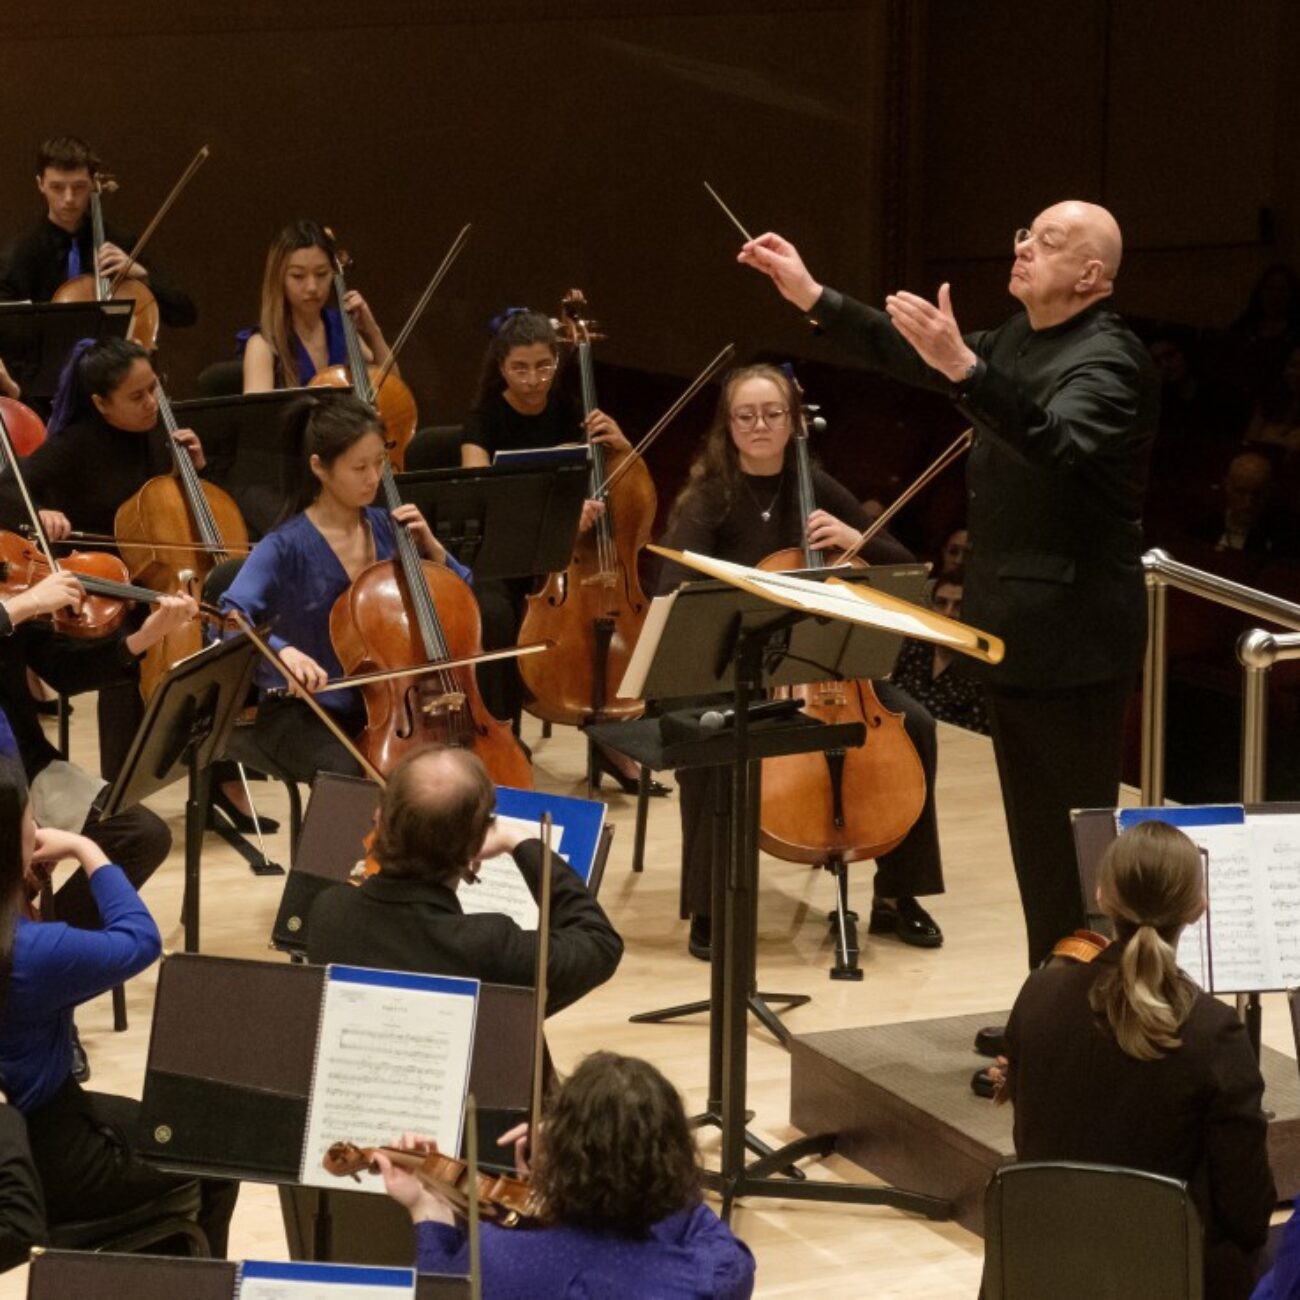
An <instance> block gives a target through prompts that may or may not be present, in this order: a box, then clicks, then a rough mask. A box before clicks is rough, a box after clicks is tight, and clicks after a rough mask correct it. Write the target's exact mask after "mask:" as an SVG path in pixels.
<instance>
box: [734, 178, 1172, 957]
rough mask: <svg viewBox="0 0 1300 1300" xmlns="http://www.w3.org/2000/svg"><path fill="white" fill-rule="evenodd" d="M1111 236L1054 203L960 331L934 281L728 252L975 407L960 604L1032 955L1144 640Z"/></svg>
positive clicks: (1069, 888) (1058, 899)
mask: <svg viewBox="0 0 1300 1300" xmlns="http://www.w3.org/2000/svg"><path fill="white" fill-rule="evenodd" d="M1121 252H1122V240H1121V236H1120V230H1119V226H1118V224H1117V223H1116V221H1115V218H1114V217H1113V216H1111V214H1110V213H1109V212H1107V211H1106V210H1105V209H1104V208H1101V207H1098V206H1097V205H1095V204H1092V203H1083V202H1078V201H1068V202H1064V203H1058V204H1054V205H1053V206H1052V207H1049V208H1047V209H1046V210H1045V211H1043V212H1041V213H1039V215H1038V216H1037V217H1035V218H1034V221H1033V224H1032V225H1031V226H1030V227H1029V228H1028V229H1023V230H1019V231H1017V232H1016V234H1015V237H1014V254H1015V256H1014V261H1013V264H1012V268H1011V278H1010V283H1009V292H1010V293H1011V295H1012V297H1014V298H1016V299H1018V300H1019V302H1020V304H1021V305H1022V306H1023V308H1024V311H1023V312H1021V313H1019V314H1017V315H1016V316H1014V317H1013V318H1012V319H1011V320H1009V321H1007V322H1006V323H1005V324H1003V325H1001V326H1000V327H998V328H997V329H993V330H987V331H978V332H975V333H972V334H966V335H963V334H962V332H961V330H960V329H959V327H958V325H957V320H956V317H955V315H954V311H953V306H952V298H951V294H950V291H949V288H948V286H947V285H946V284H945V285H942V286H941V287H940V289H939V294H938V300H937V303H931V302H928V301H927V300H926V299H924V298H922V297H920V296H919V295H917V294H913V293H907V292H899V293H895V294H891V295H890V296H889V297H888V298H887V299H886V302H885V307H886V310H885V311H879V310H877V309H876V308H874V307H869V306H866V305H864V304H862V303H859V302H855V301H854V300H853V299H851V298H849V297H847V296H845V295H844V294H841V293H839V292H837V291H836V290H835V289H831V288H827V287H825V286H823V285H822V284H821V283H819V282H818V281H817V280H815V279H814V278H813V276H812V275H811V273H810V272H809V271H808V268H807V267H806V266H805V265H804V262H803V259H802V258H801V257H800V256H799V253H798V250H797V249H796V248H795V247H794V246H793V245H792V244H791V243H789V242H788V241H787V240H785V239H783V238H782V237H781V236H780V235H775V234H770V233H769V234H764V235H762V236H760V237H759V238H758V239H756V240H752V241H750V242H748V243H746V244H745V245H744V247H743V248H742V249H741V252H740V254H739V260H740V261H741V262H742V263H743V264H745V265H748V266H751V267H753V268H755V269H757V270H759V271H761V272H763V273H765V274H766V275H768V276H769V277H770V278H771V279H772V280H773V282H774V283H775V285H776V287H777V289H778V291H779V292H780V293H781V294H782V296H783V297H785V298H786V299H787V300H788V301H790V302H792V303H793V304H794V305H795V306H796V307H798V308H799V309H800V310H802V311H803V312H805V313H806V314H807V316H808V317H809V319H810V320H811V321H812V322H813V324H814V325H815V326H816V327H817V328H819V329H820V330H822V331H823V332H825V333H826V334H827V335H828V336H829V337H830V338H832V339H833V340H835V341H836V342H837V343H839V344H841V345H842V346H843V347H845V348H846V349H847V350H849V351H850V352H852V353H854V354H855V355H856V356H858V357H859V358H861V359H862V360H864V361H865V362H866V363H867V364H868V365H870V366H872V367H873V368H875V369H877V370H880V371H882V372H884V373H885V374H888V375H890V376H892V377H893V378H895V379H899V380H901V381H903V382H904V383H909V384H914V385H918V386H921V387H925V388H930V389H934V390H936V391H938V392H941V393H945V394H947V395H948V396H950V397H951V398H952V400H953V401H954V402H955V403H956V404H957V407H958V409H959V410H960V411H961V412H962V413H963V415H964V416H965V417H966V419H967V420H968V421H969V422H970V423H971V424H972V425H973V426H974V429H975V443H974V447H973V449H972V451H971V454H970V463H969V465H968V469H967V489H968V500H967V521H968V526H969V530H970V531H969V550H968V552H967V555H966V565H965V569H966V574H965V576H966V585H965V590H964V606H965V614H966V617H967V619H968V620H969V621H970V622H971V623H972V624H974V625H975V626H976V627H979V628H982V629H984V630H985V631H988V632H991V633H993V634H994V635H996V636H999V637H1001V638H1002V639H1003V641H1004V642H1005V643H1006V657H1005V659H1004V660H1003V661H1002V662H1001V663H1000V664H998V665H996V666H993V667H987V668H981V669H980V670H979V671H980V672H981V675H982V678H983V681H984V687H985V702H986V705H987V708H988V716H989V725H990V728H991V730H992V735H993V749H994V754H995V757H996V760H997V766H998V775H999V778H1000V780H1001V783H1002V791H1003V799H1004V803H1005V809H1006V816H1007V826H1008V830H1009V832H1010V839H1011V852H1012V858H1013V860H1014V863H1015V870H1016V879H1017V883H1018V885H1019V888H1020V897H1021V902H1022V904H1023V907H1024V913H1025V923H1026V929H1027V932H1028V957H1029V965H1030V967H1031V968H1033V967H1036V966H1038V965H1039V964H1040V963H1041V962H1042V961H1044V960H1045V959H1046V958H1047V956H1048V955H1049V954H1050V953H1051V950H1052V947H1053V945H1054V944H1055V943H1056V941H1057V940H1058V939H1059V938H1060V937H1061V936H1062V935H1066V934H1069V933H1070V932H1071V931H1073V930H1075V929H1077V928H1078V927H1080V926H1081V925H1083V923H1084V920H1085V918H1084V910H1083V900H1082V898H1081V897H1080V891H1079V880H1078V872H1077V867H1076V863H1075V855H1074V844H1073V841H1072V838H1071V834H1070V820H1069V813H1070V809H1071V808H1100V807H1110V806H1112V805H1113V804H1114V803H1115V798H1116V793H1117V790H1118V786H1119V779H1120V765H1121V740H1122V735H1123V725H1124V714H1125V708H1126V706H1127V704H1128V700H1129V696H1130V694H1131V692H1132V688H1133V684H1134V681H1135V679H1136V674H1137V670H1138V667H1139V665H1140V664H1141V662H1142V655H1143V651H1144V649H1145V646H1146V591H1145V585H1144V582H1143V577H1142V567H1141V555H1142V524H1141V517H1142V501H1143V498H1144V496H1145V493H1146V483H1147V465H1148V460H1149V458H1150V451H1151V444H1152V441H1153V438H1154V435H1155V428H1156V414H1157V405H1158V400H1159V385H1158V382H1157V380H1156V376H1155V373H1154V370H1153V369H1152V366H1151V363H1150V360H1149V358H1148V356H1147V352H1146V349H1145V348H1144V347H1143V345H1142V343H1141V342H1140V340H1139V339H1138V338H1137V337H1136V336H1135V335H1134V334H1133V333H1132V332H1131V331H1130V330H1129V329H1128V327H1127V326H1125V325H1124V323H1123V322H1122V321H1121V320H1120V318H1119V317H1118V316H1117V315H1116V314H1114V313H1113V312H1111V311H1108V310H1106V307H1105V300H1106V299H1107V298H1109V297H1110V296H1111V294H1112V293H1113V291H1114V287H1115V279H1116V276H1117V275H1118V272H1119V265H1120V256H1121Z"/></svg>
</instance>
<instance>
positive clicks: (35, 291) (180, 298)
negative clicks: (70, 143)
mask: <svg viewBox="0 0 1300 1300" xmlns="http://www.w3.org/2000/svg"><path fill="white" fill-rule="evenodd" d="M104 235H105V237H106V238H107V239H108V241H109V242H110V243H113V244H116V245H117V246H118V247H119V248H121V249H123V250H125V251H126V252H127V253H129V252H130V251H131V249H132V247H133V246H134V244H135V240H134V238H132V237H131V236H130V235H127V234H124V233H122V232H120V231H115V230H114V229H112V228H111V227H107V226H106V227H105V230H104ZM74 239H75V240H76V242H77V248H78V250H79V251H80V254H81V270H82V273H83V274H88V273H89V272H90V271H91V270H93V269H94V264H95V263H94V258H93V256H92V255H91V251H90V242H91V241H90V218H89V216H87V217H86V219H85V220H84V221H83V222H82V223H81V225H80V226H79V227H78V228H77V232H76V234H75V235H71V234H69V233H68V232H67V231H66V230H64V229H63V228H62V227H61V226H56V225H55V224H54V223H53V222H52V221H51V220H50V219H49V218H48V217H42V218H41V219H40V220H39V221H38V222H37V223H36V224H35V225H34V226H32V227H31V228H30V229H28V230H26V231H25V232H24V233H23V234H21V235H19V236H18V237H17V238H16V239H13V240H11V241H10V242H9V244H8V245H7V246H6V247H5V250H4V252H3V253H0V301H6V302H14V301H19V302H22V301H31V302H49V301H50V299H51V298H53V297H54V293H55V290H57V289H58V287H59V285H61V284H62V283H63V282H64V281H65V280H66V279H67V278H68V251H69V249H70V248H71V246H72V242H73V240H74ZM144 264H145V266H147V267H148V268H149V278H148V280H147V283H148V285H149V288H150V289H152V290H153V296H154V297H155V298H156V299H157V300H158V314H159V316H161V318H162V321H163V324H165V325H171V326H173V327H179V326H185V325H193V324H194V322H195V321H196V320H198V318H199V312H198V308H197V307H196V306H195V305H194V299H193V298H191V297H190V295H189V294H188V293H186V292H185V290H184V289H182V288H181V287H180V286H179V285H178V284H174V283H173V282H172V281H170V280H169V279H168V278H167V277H166V275H165V274H163V273H161V272H160V271H159V269H158V266H157V263H155V262H154V260H153V258H152V257H149V258H146V259H144Z"/></svg>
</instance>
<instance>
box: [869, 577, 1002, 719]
mask: <svg viewBox="0 0 1300 1300" xmlns="http://www.w3.org/2000/svg"><path fill="white" fill-rule="evenodd" d="M961 592H962V573H961V570H960V569H957V570H953V571H951V572H945V573H943V574H941V575H940V577H939V579H938V581H936V582H935V584H934V591H933V592H932V593H931V595H930V608H931V609H933V610H934V611H935V613H936V614H943V615H944V616H945V617H947V618H956V619H959V618H961ZM956 658H957V655H956V654H955V653H954V652H953V651H952V650H950V649H949V648H948V647H947V646H941V645H934V644H933V643H931V642H929V641H912V640H907V641H904V642H903V648H902V649H901V650H900V651H899V652H898V662H897V663H896V664H895V665H894V671H893V672H892V673H891V674H890V680H891V681H892V682H893V683H894V685H895V686H898V687H900V688H901V689H902V690H905V691H906V692H907V693H908V694H909V695H910V696H911V697H912V698H913V699H914V700H917V701H918V702H919V703H921V704H924V705H925V707H926V708H927V709H929V711H930V714H931V716H932V717H933V718H934V719H935V720H936V721H937V722H951V723H953V724H954V725H955V726H958V727H965V728H966V730H967V731H978V732H979V733H980V735H982V736H987V735H988V734H989V720H988V716H987V715H986V714H985V712H984V694H983V692H982V691H981V690H980V686H979V683H978V682H977V681H976V680H975V679H974V678H973V677H970V676H968V675H967V674H966V673H965V672H963V670H962V668H961V666H960V665H958V664H956V663H955V662H954V661H955V660H956Z"/></svg>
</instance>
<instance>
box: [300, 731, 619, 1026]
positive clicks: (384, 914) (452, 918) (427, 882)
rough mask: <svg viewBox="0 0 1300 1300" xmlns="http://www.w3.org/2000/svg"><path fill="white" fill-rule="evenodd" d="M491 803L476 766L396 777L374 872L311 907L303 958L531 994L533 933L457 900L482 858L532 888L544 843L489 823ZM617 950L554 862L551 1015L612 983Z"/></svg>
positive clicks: (410, 767)
mask: <svg viewBox="0 0 1300 1300" xmlns="http://www.w3.org/2000/svg"><path fill="white" fill-rule="evenodd" d="M495 803H496V794H495V791H494V789H493V786H492V781H491V779H490V778H489V776H488V774H487V771H486V770H485V769H484V767H483V764H482V763H481V762H480V761H479V759H478V758H477V757H476V756H475V755H474V754H473V753H471V752H470V751H469V750H465V749H449V748H443V747H441V746H430V747H428V748H427V749H422V750H417V751H416V752H415V753H412V754H409V755H407V757H406V758H404V759H403V760H402V761H401V762H400V763H398V765H397V766H396V767H395V768H394V769H393V772H392V775H391V776H390V777H389V779H388V785H387V787H386V788H385V790H384V798H383V803H382V805H381V807H380V810H379V830H378V834H377V835H376V837H375V845H374V856H375V858H376V859H377V860H378V862H379V872H378V873H377V874H376V875H373V876H371V877H370V878H369V879H368V880H366V881H365V883H364V884H362V885H361V886H360V888H357V887H356V886H354V885H350V884H349V885H337V886H335V887H334V888H333V889H329V890H326V892H325V893H323V894H322V895H321V896H320V897H319V898H318V899H317V900H316V902H315V903H314V905H313V906H312V910H311V914H310V917H309V926H308V933H307V958H308V960H309V961H312V962H317V963H319V964H322V965H323V964H325V963H328V962H342V963H345V964H347V965H350V966H371V967H375V968H377V969H380V970H406V971H422V972H425V973H428V974H433V975H462V976H467V977H472V978H475V979H480V980H484V981H486V982H489V983H493V984H516V985H523V986H530V985H532V983H533V981H534V979H535V978H536V964H537V933H536V931H533V930H521V929H520V928H519V926H518V925H517V924H516V923H515V921H514V920H513V919H512V918H511V917H508V916H505V915H502V914H501V913H497V912H484V913H478V914H471V915H466V914H465V913H463V912H462V911H461V907H460V901H459V899H458V898H457V896H456V895H457V891H458V890H459V889H471V888H473V886H474V882H475V879H476V877H477V874H478V869H479V863H480V861H481V860H482V859H484V858H490V857H495V856H496V855H498V854H501V853H510V854H511V855H513V857H514V860H515V863H516V864H517V865H518V867H519V870H520V872H521V873H522V875H523V877H524V880H525V881H526V882H527V884H528V888H529V889H530V890H531V891H532V893H533V896H534V897H536V896H537V895H538V893H539V890H540V883H541V869H542V843H541V841H540V840H539V839H537V838H536V837H534V836H529V835H525V834H521V833H520V832H518V831H515V830H510V829H507V828H506V827H505V826H499V825H495V824H494V823H493V807H494V805H495ZM622 955H623V941H622V940H621V939H620V938H619V937H618V934H617V932H616V931H615V930H614V927H613V926H612V925H610V923H609V918H608V917H606V915H605V913H604V912H603V911H602V910H601V906H600V904H599V903H597V902H596V900H595V899H594V898H593V897H592V896H591V893H590V892H589V891H588V889H587V887H586V886H585V885H584V884H583V883H582V881H581V880H580V879H579V878H578V876H577V875H576V874H575V872H574V871H573V870H572V869H571V868H570V867H569V865H568V863H566V862H565V861H564V859H563V858H562V857H560V856H559V855H558V854H556V855H555V856H554V857H553V859H552V862H551V936H550V953H549V957H548V961H547V974H546V978H547V998H546V1007H547V1013H548V1014H554V1013H555V1012H556V1011H559V1010H561V1009H563V1008H564V1007H567V1006H568V1005H569V1004H570V1003H571V1002H576V1001H577V1000H578V999H579V998H580V997H582V996H583V994H585V993H590V992H591V990H592V989H594V988H596V987H597V985H600V984H603V983H604V982H605V981H606V980H607V979H609V977H610V976H611V975H612V974H613V973H614V971H615V969H616V968H617V966H618V963H619V959H620V958H621V957H622Z"/></svg>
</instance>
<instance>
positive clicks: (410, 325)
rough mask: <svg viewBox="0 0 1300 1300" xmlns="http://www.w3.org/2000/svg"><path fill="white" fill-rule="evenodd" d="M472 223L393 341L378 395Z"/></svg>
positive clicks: (378, 382) (378, 381)
mask: <svg viewBox="0 0 1300 1300" xmlns="http://www.w3.org/2000/svg"><path fill="white" fill-rule="evenodd" d="M472 224H473V223H472V222H469V221H467V222H466V223H465V224H464V225H463V226H462V227H461V228H460V234H459V235H457V236H456V238H455V239H453V240H452V243H451V247H450V248H449V249H448V250H447V255H446V256H445V257H444V258H443V259H442V262H441V263H440V265H439V266H438V269H437V270H436V271H435V272H434V273H433V276H432V278H431V279H430V280H429V283H428V284H427V285H425V288H424V292H423V293H422V294H421V295H420V301H419V302H417V303H416V304H415V306H414V307H413V308H412V310H411V314H410V315H409V316H408V317H407V318H406V323H405V324H404V325H403V326H402V328H401V329H400V330H399V331H398V333H397V337H396V338H395V339H394V340H393V344H392V346H391V347H390V348H389V349H388V359H387V360H386V361H385V362H384V364H383V365H382V366H380V367H379V373H378V374H377V375H376V376H375V392H376V393H377V392H378V391H379V390H380V388H382V387H383V384H384V380H385V379H387V378H388V376H389V375H390V374H391V373H392V370H393V367H394V366H395V365H396V364H397V354H398V353H399V352H400V351H401V350H402V348H403V346H404V345H405V343H406V340H407V339H408V338H409V337H410V335H411V331H412V330H413V329H414V328H415V326H416V323H417V322H418V321H419V319H420V317H421V316H423V315H424V309H425V308H426V307H427V306H428V305H429V303H430V302H431V301H432V299H433V295H434V294H435V293H437V291H438V286H439V285H440V284H441V283H442V282H443V280H444V279H445V278H446V275H447V272H448V271H450V270H451V268H452V265H453V264H454V263H455V261H456V259H457V258H458V257H459V256H460V254H461V250H462V249H463V248H464V247H465V241H466V240H467V239H468V238H469V232H470V229H471V226H472Z"/></svg>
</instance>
